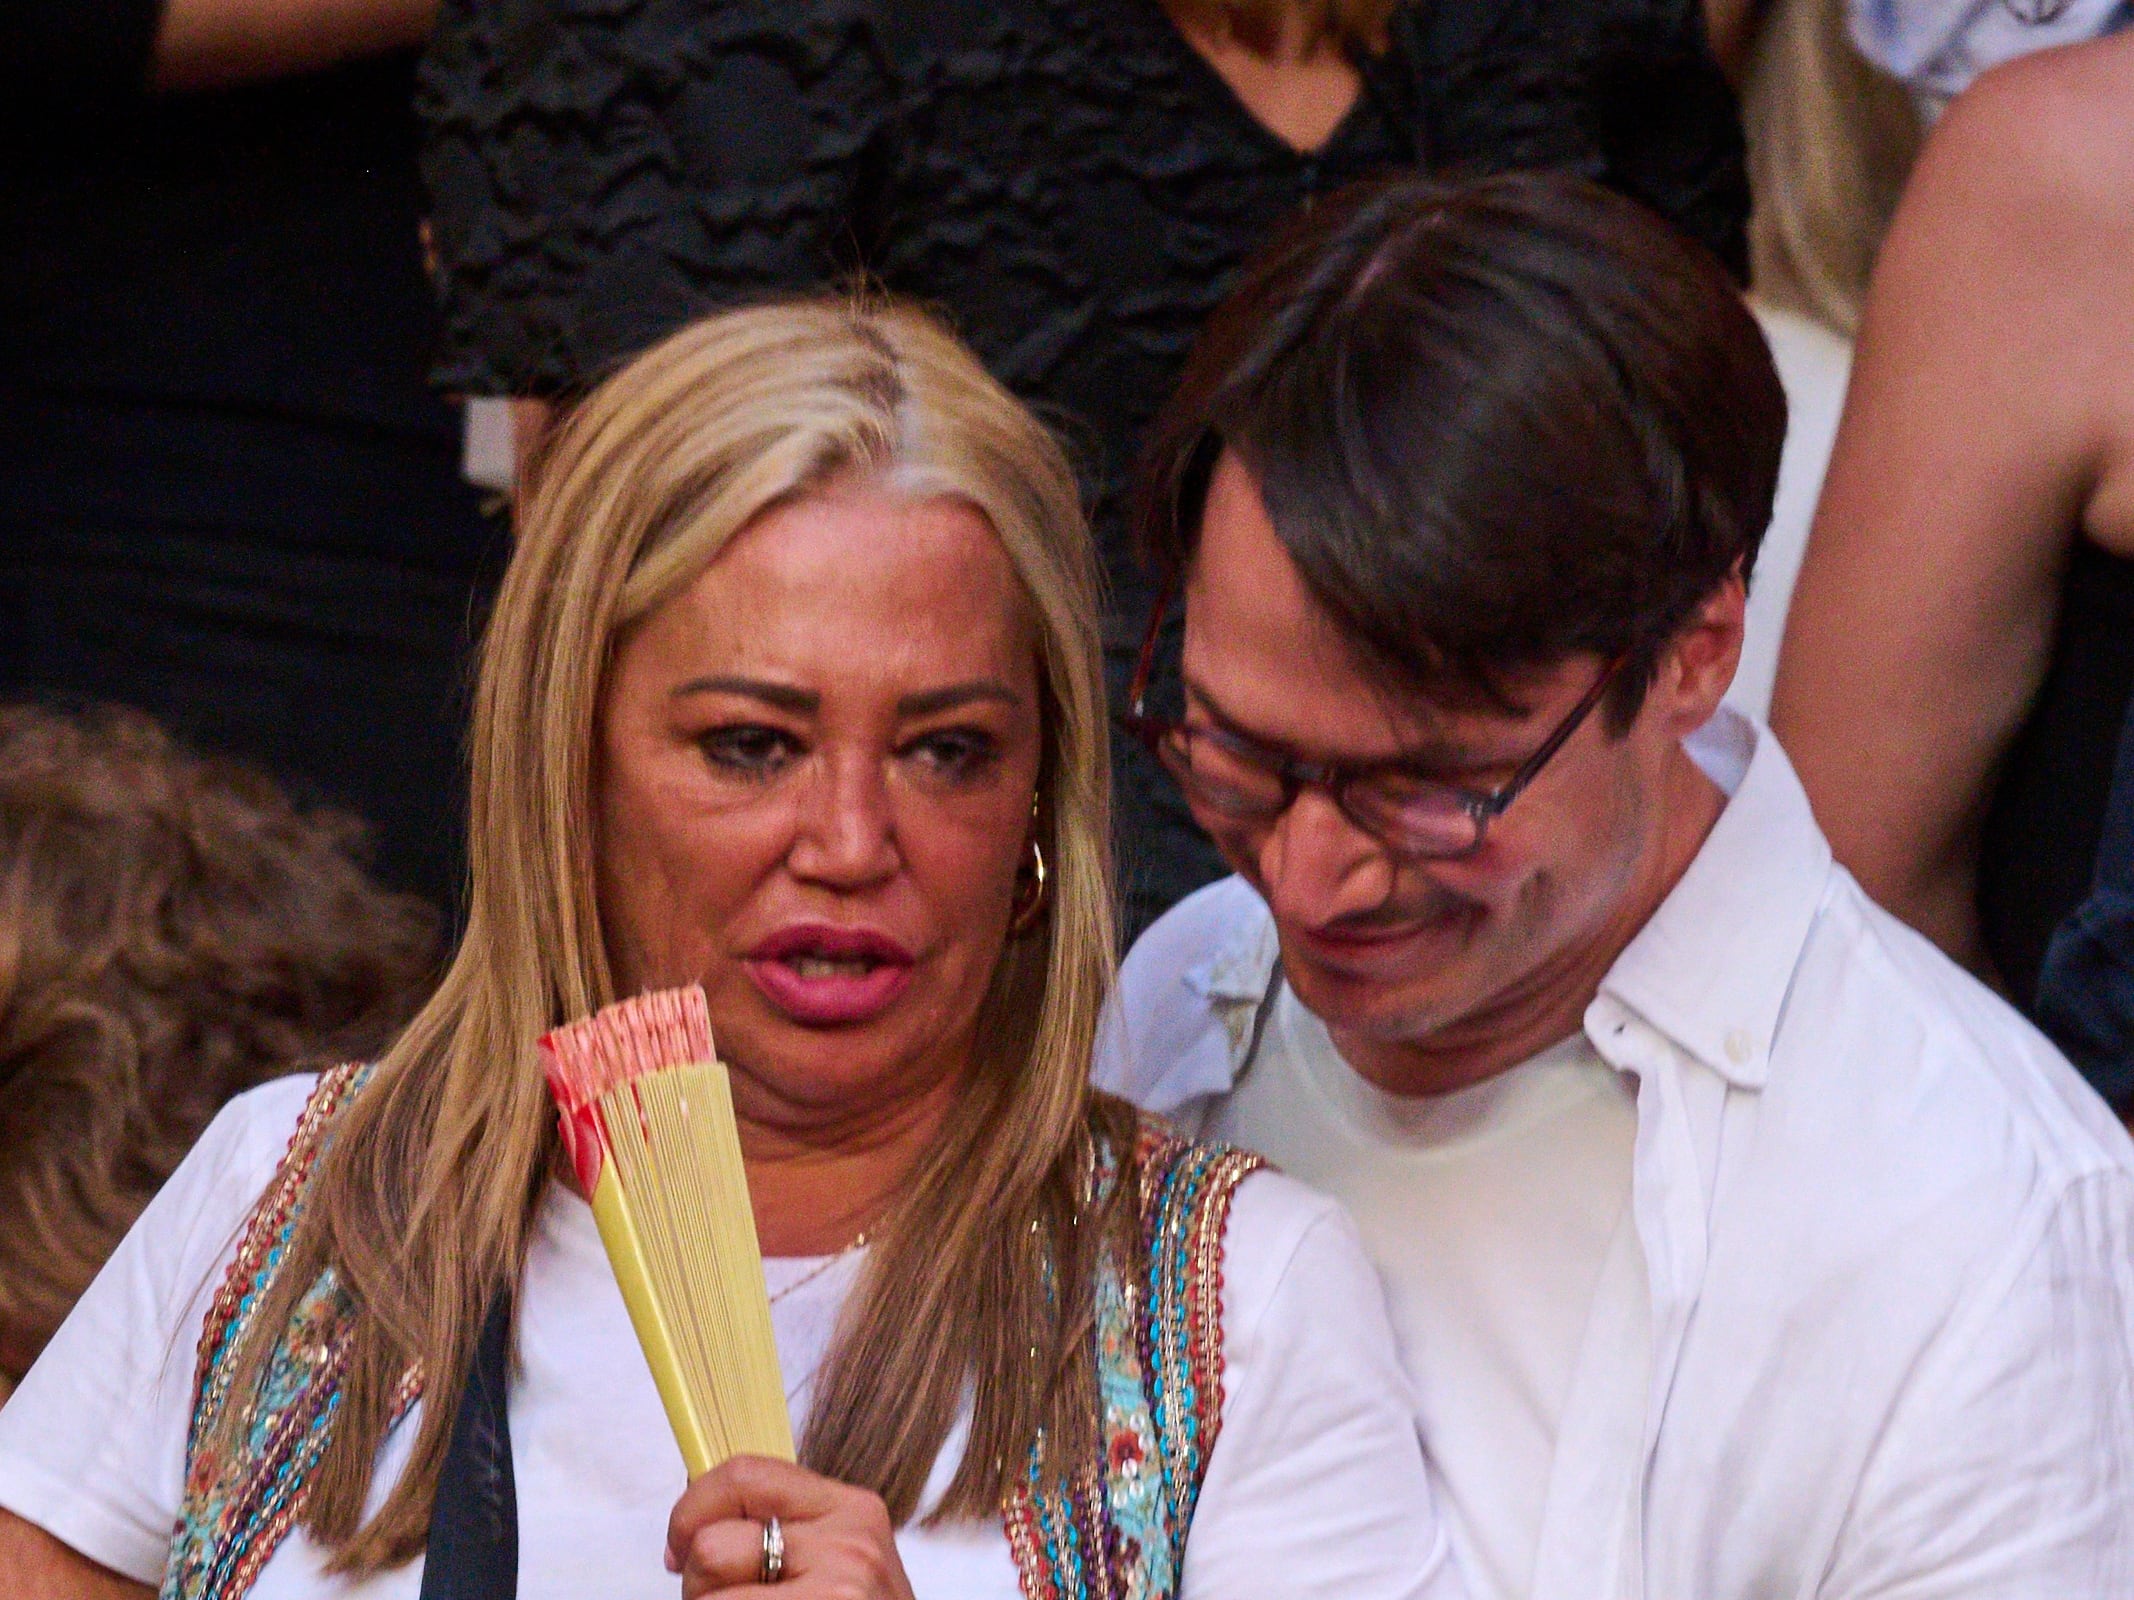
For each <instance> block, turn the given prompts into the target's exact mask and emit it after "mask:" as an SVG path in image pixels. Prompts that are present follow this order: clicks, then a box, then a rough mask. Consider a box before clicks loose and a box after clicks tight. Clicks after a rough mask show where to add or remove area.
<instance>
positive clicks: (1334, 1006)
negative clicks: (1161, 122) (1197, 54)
mask: <svg viewBox="0 0 2134 1600" xmlns="http://www.w3.org/2000/svg"><path fill="white" fill-rule="evenodd" d="M1784 431H1785V405H1784V400H1783V398H1782V396H1781V393H1780V390H1779V385H1778V379H1777V377H1776V375H1775V373H1774V372H1773V370H1772V367H1771V363H1770V358H1769V355H1768V353H1767V352H1766V350H1765V348H1764V346H1763V343H1762V340H1761V337H1760V336H1759V334H1758V333H1757V331H1756V327H1755V324H1754V323H1753V321H1752V320H1751V319H1750V317H1749V315H1748V313H1747V312H1746V310H1745V309H1744V308H1743V307H1742V305H1741V303H1740V301H1739V298H1738V297H1737V296H1736V295H1735V294H1734V292H1733V290H1732V289H1731V287H1730V286H1729V284H1728V283H1727V281H1726V279H1725V277H1724V275H1723V274H1722V273H1721V272H1720V270H1719V269H1718V267H1717V266H1716V265H1715V264H1714V263H1712V262H1710V261H1709V260H1707V259H1706V258H1704V257H1703V256H1702V255H1701V254H1700V253H1699V252H1698V251H1697V250H1696V249H1695V247H1694V246H1692V245H1690V244H1688V243H1686V242H1685V241H1683V240H1681V239H1679V238H1678V237H1676V236H1675V235H1673V234H1672V233H1670V232H1669V231H1668V230H1667V229H1666V228H1665V227H1664V226H1662V225H1661V224H1659V223H1657V222H1655V221H1653V220H1651V219H1649V218H1648V217H1646V216H1645V215H1644V214H1643V213H1641V212H1640V211H1638V210H1637V208H1636V207H1634V206H1633V205H1631V204H1630V203H1628V202H1625V201H1622V200H1619V199H1614V198H1611V197H1610V196H1608V195H1606V194H1604V193H1602V192H1601V191H1599V190H1597V189H1594V188H1592V187H1590V186H1587V185H1584V184H1581V183H1578V182H1577V181H1575V180H1567V179H1535V178H1509V179H1497V180H1490V181H1487V182H1483V183H1479V184H1475V185H1471V186H1464V187H1457V188H1448V187H1445V186H1441V185H1436V184H1432V183H1430V182H1427V181H1417V180H1402V181H1398V182H1395V183H1392V184H1388V185H1382V186H1377V187H1374V188H1371V189H1369V190H1366V191H1362V192H1359V193H1355V194H1352V195H1350V196H1347V197H1344V198H1343V199H1342V200H1341V201H1339V202H1336V203H1334V204H1330V205H1327V206H1323V207H1322V208H1320V210H1319V211H1318V212H1317V213H1316V214H1315V215H1314V216H1312V217H1311V218H1309V219H1307V221H1306V222H1305V223H1304V224H1303V225H1302V226H1301V228H1300V229H1298V230H1297V231H1295V232H1293V233H1292V234H1291V235H1289V236H1288V237H1287V238H1286V239H1285V240H1284V241H1283V242H1282V243H1281V244H1280V245H1278V246H1277V247H1276V249H1275V250H1274V251H1273V252H1272V253H1271V254H1270V255H1269V256H1268V257H1267V258H1266V259H1265V260H1264V261H1263V262H1262V263H1261V265H1260V266H1259V267H1258V268H1257V269H1256V270H1255V272H1254V273H1253V275H1252V276H1251V277H1250V279H1249V280H1248V281H1247V283H1246V284H1245V285H1244V287H1243V288H1242V289H1241V291H1240V292H1239V293H1238V294H1237V295H1236V296H1234V297H1233V299H1232V301H1231V302H1230V304H1229V305H1228V306H1226V307H1225V309H1224V311H1223V312H1222V313H1220V314H1219V315H1218V317H1217V318H1216V320H1215V322H1214V323H1213V324H1212V325H1211V327H1210V329H1209V331H1208V334H1207V335H1206V337H1205V338H1204V340H1203V342H1202V346H1201V348H1200V350H1199V351H1198V352H1197V353H1196V356H1195V359H1194V361H1193V363H1192V365H1191V366H1190V367H1189V370H1188V374H1187V377H1186V380H1185V385H1184V387H1183V389H1182V391H1181V393H1180V396H1179V398H1178V400H1177V401H1176V402H1175V403H1174V405H1173V407H1172V410H1171V412H1170V413H1169V415H1168V416H1167V418H1166V419H1165V421H1164V423H1163V424H1162V426H1161V428H1160V429H1159V437H1158V440H1157V443H1156V447H1155V449H1154V451H1153V453H1152V467H1151V471H1150V473H1149V478H1148V482H1149V491H1148V494H1147V497H1146V504H1147V507H1148V515H1147V526H1148V530H1149V533H1150V538H1151V546H1152V549H1153V551H1154V553H1155V555H1156V556H1157V557H1158V559H1159V560H1160V561H1161V562H1162V563H1163V565H1164V566H1165V567H1166V568H1167V569H1168V570H1169V571H1170V572H1171V573H1172V574H1173V575H1174V579H1175V588H1176V589H1177V591H1178V593H1179V594H1180V595H1182V599H1183V613H1184V643H1183V651H1182V658H1181V663H1180V664H1181V668H1182V671H1181V672H1179V673H1178V674H1176V676H1177V677H1178V678H1179V679H1180V682H1179V683H1178V684H1177V685H1175V693H1176V697H1177V698H1176V703H1175V704H1171V705H1166V706H1161V707H1159V706H1158V705H1157V703H1156V699H1157V696H1156V689H1157V687H1159V682H1160V684H1161V685H1168V684H1169V680H1170V678H1171V677H1172V676H1173V674H1170V673H1164V674H1158V673H1156V672H1155V670H1154V668H1155V665H1156V663H1157V660H1158V657H1159V654H1160V652H1159V651H1158V649H1157V644H1158V641H1159V640H1161V639H1164V638H1166V637H1168V636H1169V635H1168V633H1167V620H1168V616H1169V610H1168V604H1169V598H1170V597H1167V599H1166V603H1165V605H1161V606H1159V608H1158V612H1157V615H1155V616H1154V617H1152V618H1151V619H1150V627H1149V644H1148V647H1147V649H1146V651H1145V653H1144V661H1143V671H1142V674H1141V681H1140V682H1139V684H1138V685H1137V687H1136V693H1135V697H1134V714H1133V716H1132V717H1131V718H1130V725H1131V728H1132V731H1133V732H1134V733H1135V734H1137V735H1138V736H1139V737H1140V738H1142V739H1143V740H1144V741H1145V742H1146V743H1147V744H1148V745H1149V746H1150V747H1151V748H1152V749H1153V750H1154V751H1155V752H1156V754H1157V755H1158V757H1159V758H1160V759H1161V760H1162V761H1163V763H1164V765H1165V766H1166V767H1167V768H1168V769H1169V770H1170V772H1171V773H1172V775H1173V776H1174V777H1175V778H1176V779H1177V780H1178V782H1179V784H1180V786H1181V788H1182V790H1183V791H1184V794H1185V797H1186V799H1187V801H1188V802H1189V803H1190V804H1191V806H1192V808H1193V811H1194V814H1195V816H1196V817H1197V818H1198V819H1199V821H1200V823H1201V825H1202V826H1203V827H1204V828H1206V829H1207V831H1208V832H1209V834H1210V835H1211V836H1212V837H1213V838H1214V840H1215V841H1216V843H1217V844H1218V845H1219V846H1220V848H1221V849H1222V851H1223V853H1224V855H1225V857H1226V858H1227V859H1228V861H1229V862H1230V864H1231V865H1232V866H1233V867H1234V868H1235V870H1236V873H1237V876H1236V877H1234V878H1231V879H1228V880H1226V881H1225V882H1222V883H1219V884H1216V885H1214V886H1212V887H1210V888H1208V889H1205V890H1203V891H1201V893H1199V894H1198V895H1195V896H1194V897H1192V898H1191V899H1189V900H1187V901H1185V902H1183V903H1182V904H1180V905H1179V906H1178V907H1176V908H1175V909H1174V910H1173V911H1172V912H1171V913H1170V914H1169V915H1167V916H1166V917H1164V918H1163V919H1162V920H1161V921H1159V922H1158V923H1157V924H1155V926H1154V927H1152V928H1151V929H1150V930H1149V932H1148V933H1147V934H1146V935H1144V936H1143V938H1142V939H1141V941H1140V942H1139V943H1138V944H1137V945H1136V947H1135V948H1134V950H1133V952H1132V953H1131V954H1130V955H1129V957H1128V959H1127V962H1126V965H1125V970H1124V972H1123V974H1122V977H1121V982H1120V990H1119V994H1118V997H1117V1000H1116V1002H1115V1004H1114V1006H1113V1009H1112V1012H1111V1015H1110V1018H1109V1020H1108V1024H1107V1030H1106V1035H1105V1039H1104V1041H1103V1044H1102V1047H1101V1050H1100V1063H1099V1079H1100V1081H1101V1082H1103V1083H1105V1084H1106V1085H1107V1086H1108V1087H1111V1088H1114V1089H1117V1090H1119V1091H1120V1092H1123V1093H1126V1094H1128V1095H1130V1096H1132V1097H1133V1098H1135V1099H1137V1100H1140V1101H1142V1102H1143V1103H1144V1104H1147V1105H1150V1106H1152V1107H1154V1108H1155V1109H1157V1110H1161V1111H1166V1112H1169V1113H1171V1114H1172V1115H1173V1116H1174V1117H1176V1118H1177V1119H1178V1120H1180V1121H1181V1122H1183V1123H1185V1124H1186V1125H1187V1126H1188V1127H1189V1128H1191V1129H1193V1130H1195V1131H1197V1132H1199V1133H1201V1134H1203V1135H1206V1136H1213V1137H1218V1138H1223V1139H1227V1140H1230V1141H1233V1142H1235V1143H1239V1144H1242V1145H1246V1146H1249V1147H1252V1148H1254V1149H1257V1150H1260V1151H1263V1152H1265V1153H1266V1154H1268V1155H1269V1156H1271V1157H1272V1158H1273V1159H1274V1160H1275V1161H1276V1162H1278V1163H1279V1164H1280V1165H1282V1166H1283V1167H1285V1168H1286V1169H1288V1170H1289V1171H1290V1172H1291V1173H1293V1174H1294V1175H1296V1176H1298V1177H1301V1178H1303V1179H1305V1180H1306V1181H1308V1182H1312V1183H1316V1184H1318V1185H1319V1186H1321V1187H1323V1188H1325V1189H1327V1190H1329V1191H1331V1192H1333V1193H1335V1194H1336V1195H1339V1196H1340V1197H1341V1198H1342V1199H1344V1200H1345V1201H1346V1202H1347V1203H1348V1205H1349V1207H1350V1209H1351V1211H1352V1212H1353V1213H1354V1215H1355V1217H1356V1220H1357V1222H1358V1224H1359V1226H1360V1227H1361V1229H1362V1232H1363V1235H1364V1238H1365V1241H1366V1243H1367V1244H1368V1246H1369V1247H1370V1249H1371V1251H1372V1253H1373V1255H1374V1257H1375V1259H1376V1260H1377V1261H1378V1263H1379V1266H1380V1268H1381V1271H1382V1274H1383V1277H1384V1281H1385V1286H1386V1290H1387V1293H1388V1295H1389V1298H1390V1300H1391V1303H1392V1307H1393V1311H1394V1315H1395V1321H1396V1324H1397V1325H1398V1327H1399V1328H1400V1330H1401V1334H1402V1339H1403V1344H1404V1355H1405V1358H1406V1361H1407V1364H1408V1367H1409V1371H1410V1375H1411V1376H1412V1378H1413V1380H1414V1382H1415V1386H1416V1398H1417V1406H1418V1420H1419V1424H1420V1426H1421V1427H1422V1429H1423V1431H1424V1435H1425V1438H1426V1441H1427V1443H1428V1445H1429V1448H1430V1451H1431V1456H1432V1460H1433V1464H1434V1468H1435V1470H1436V1472H1437V1475H1438V1478H1439V1486H1440V1488H1441V1490H1442V1494H1443V1500H1442V1504H1443V1506H1444V1507H1445V1509H1446V1511H1447V1514H1448V1518H1449V1520H1450V1523H1451V1525H1452V1530H1453V1537H1454V1543H1455V1547H1456V1549H1457V1551H1458V1553H1459V1556H1460V1559H1461V1561H1462V1563H1463V1565H1464V1566H1465V1568H1466V1570H1467V1575H1468V1578H1469V1581H1470V1584H1471V1586H1472V1587H1473V1589H1474V1590H1475V1592H1476V1594H1477V1595H1478V1597H1479V1600H1507V1597H1514V1596H1517V1597H1529V1596H1531V1597H1533V1600H1594V1597H1603V1600H1612V1597H1619V1596H1620V1597H1630V1596H1642V1597H1646V1600H1767V1597H1771V1600H1775V1597H1786V1600H1807V1597H1815V1600H1866V1597H1868V1596H1876V1597H1891V1600H1894V1597H1897V1596H1903V1597H1905V1600H1927V1597H1935V1600H1948V1597H1957V1596H1962V1597H1965V1600H1989V1597H1990V1600H2010V1597H2018V1596H2021V1597H2035V1600H2047V1597H2063V1596H2064V1597H2076V1596H2082V1597H2090V1596H2095V1597H2104V1596H2127V1595H2134V1147H2130V1146H2129V1143H2128V1141H2127V1138H2126V1136H2125V1134H2124V1133H2123V1132H2122V1130H2121V1129H2120V1128H2119V1126H2118V1125H2117V1123H2116V1122H2115V1121H2114V1120H2113V1119H2112V1117H2111V1116H2110V1115H2109V1113H2108V1112H2106V1111H2105V1109H2104V1107H2103V1105H2102V1104H2101V1102H2099V1101H2098V1100H2097V1099H2096V1097H2095V1096H2094V1095H2093V1094H2091V1093H2090V1091H2089V1090H2088V1089H2087V1088H2085V1087H2084V1086H2083V1084H2082V1083H2081V1081H2080V1080H2079V1079H2078V1078H2077V1077H2076V1076H2075V1074H2074V1073H2073V1072H2072V1070H2071V1069H2070V1068H2069V1067H2068V1066H2067V1064H2066V1063H2065V1062H2064V1061H2063V1060H2062V1059H2061V1058H2060V1057H2059V1056H2058V1055H2057V1054H2056V1053H2055V1052H2054V1051H2053V1049H2052V1048H2051V1046H2050V1045H2048V1044H2047V1043H2046V1042H2045V1041H2044V1040H2043V1039H2042V1038H2041V1037H2039V1036H2038V1035H2037V1034H2036V1033H2035V1032H2033V1031H2032V1030H2031V1029H2030V1028H2029V1027H2028V1026H2027V1025H2026V1024H2025V1023H2023V1022H2022V1021H2021V1020H2020V1019H2019V1018H2018V1017H2017V1016H2016V1015H2015V1014H2014V1013H2013V1012H2012V1011H2010V1010H2009V1009H2008V1008H2007V1007H2005V1006H2003V1005H2002V1004H2001V1003H2000V1002H1999V1001H1998V1000H1997V999H1995V998H1994V997H1993V996H1992V995H1990V994H1989V993H1987V992H1986V991H1985V990H1984V989H1983V988H1981V987H1980V986H1978V985H1977V984H1976V983H1974V982H1973V981H1972V980H1971V979H1970V978H1968V977H1967V976H1966V975H1965V974H1963V973H1962V972H1961V971H1959V970H1958V969H1957V968H1956V967H1954V966H1953V965H1951V964H1950V963H1949V962H1948V961H1946V960H1945V959H1944V958H1942V957H1941V956H1940V955H1939V954H1938V953H1936V952H1935V951H1934V950H1933V949H1932V948H1930V947H1929V946H1928V945H1927V944H1926V943H1925V942H1924V941H1923V940H1921V939H1919V938H1917V937H1916V936H1914V935H1913V934H1911V933H1910V932H1909V931H1908V930H1906V929H1904V928H1903V927H1901V926H1899V925H1898V924H1896V923H1895V922H1894V921H1893V920H1892V919H1890V918H1889V917H1887V916H1886V915H1884V914H1883V913H1881V912H1880V911H1878V910H1877V909H1876V908H1874V907H1873V906H1871V905H1870V904H1868V903H1867V902H1866V901H1865V899H1864V898H1863V897H1862V896H1861V895H1860V893H1859V890H1858V888H1857V887H1856V886H1855V885H1854V884H1853V883H1852V881H1851V880H1850V879H1849V878H1848V877H1847V876H1846V875H1845V874H1844V872H1843V871H1842V870H1840V869H1838V868H1837V867H1836V866H1835V865H1834V864H1833V863H1832V860H1831V856H1830V851H1829V848H1828V846H1827V845H1826V844H1825V843H1824V841H1823V838H1822V835H1821V834H1820V832H1819V831H1818V830H1817V828H1816V825H1815V821H1814V819H1813V817H1812V816H1811V814H1810V812H1809V809H1808V804H1807V801H1806V799H1805V797H1804V796H1803V794H1802V792H1801V789H1800V786H1799V784H1798V783H1797V781H1796V780H1795V778H1794V776H1793V773H1792V770H1791V768H1790V767H1789V766H1788V765H1787V762H1786V758H1785V755H1784V753H1783V752H1782V751H1781V750H1780V749H1779V748H1778V746H1777V745H1776V744H1775V743H1774V742H1773V741H1772V739H1771V737H1770V735H1769V733H1768V732H1767V731H1765V730H1763V729H1761V728H1758V727H1756V726H1754V725H1752V724H1751V723H1749V722H1747V721H1745V720H1743V719H1742V718H1740V717H1738V716H1736V715H1735V714H1733V713H1731V712H1728V711H1724V710H1722V709H1721V706H1720V701H1721V696H1722V695H1723V694H1724V693H1725V691H1726V688H1727V686H1728V683H1729V681H1730V679H1731V677H1732V674H1733V671H1734V666H1735V663H1736V660H1737V659H1738V656H1739V653H1740V648H1741V637H1742V616H1743V604H1744V595H1745V580H1746V575H1747V574H1748V573H1749V571H1750V570H1751V569H1752V567H1753V565H1754V562H1755V556H1756V549H1757V545H1758V542H1759V540H1760V539H1761V537H1762V533H1763V529H1764V524H1765V521H1766V520H1767V518H1768V516H1769V512H1770V506H1771V498H1772V493H1773V488H1774V484H1775V480H1776V476H1777V470H1778V460H1779V449H1780V445H1781V443H1782V439H1783V435H1784ZM1859 781H1860V782H1863V783H1874V782H1902V781H1904V775H1903V774H1901V773H1891V774H1876V773H1862V774H1860V775H1859ZM1327 1314H1328V1315H1332V1316H1338V1315H1339V1314H1340V1308H1339V1307H1328V1308H1327ZM1235 1358H1236V1359H1243V1360H1249V1359H1250V1352H1249V1347H1248V1348H1246V1349H1245V1350H1243V1351H1242V1352H1238V1353H1236V1354H1235Z"/></svg>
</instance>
